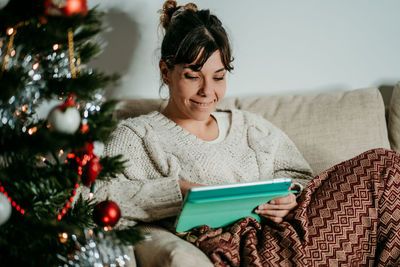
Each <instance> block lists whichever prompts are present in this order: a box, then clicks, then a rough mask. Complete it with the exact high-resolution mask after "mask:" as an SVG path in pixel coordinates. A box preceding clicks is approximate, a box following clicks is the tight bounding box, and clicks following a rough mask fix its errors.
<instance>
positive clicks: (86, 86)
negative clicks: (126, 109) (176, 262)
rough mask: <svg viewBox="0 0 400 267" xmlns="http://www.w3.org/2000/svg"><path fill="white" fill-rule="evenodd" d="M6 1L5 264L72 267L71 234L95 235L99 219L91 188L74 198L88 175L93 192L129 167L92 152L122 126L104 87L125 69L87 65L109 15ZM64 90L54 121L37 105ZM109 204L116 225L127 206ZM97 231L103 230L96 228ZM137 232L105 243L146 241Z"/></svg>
mask: <svg viewBox="0 0 400 267" xmlns="http://www.w3.org/2000/svg"><path fill="white" fill-rule="evenodd" d="M3 4H4V5H5V4H7V5H6V6H5V7H4V8H1V9H0V221H1V223H2V225H1V226H0V251H1V252H0V265H1V264H2V263H4V264H6V265H7V266H60V265H63V266H65V265H66V264H69V263H70V259H68V263H65V264H63V263H60V259H59V258H57V255H72V256H74V253H75V252H77V251H76V250H77V248H76V247H75V244H74V243H73V242H71V241H72V240H71V237H72V236H73V235H76V237H77V238H78V239H79V240H81V241H82V242H85V243H86V242H91V240H90V239H86V240H85V237H84V236H83V235H84V231H85V230H86V229H91V228H93V227H94V226H95V224H94V221H93V208H94V206H95V203H94V201H93V200H91V199H90V195H91V194H89V196H84V195H82V194H79V196H76V195H77V194H78V193H77V192H78V189H79V187H80V186H84V185H83V179H87V180H85V181H86V182H85V184H88V185H89V184H91V188H90V189H91V190H92V193H93V190H94V189H93V188H94V185H95V182H94V181H97V180H102V179H103V180H109V179H113V178H115V177H117V175H118V174H119V173H122V172H123V170H124V160H123V157H122V156H121V155H116V156H102V157H101V158H100V156H101V155H100V153H99V154H98V155H95V154H94V151H93V150H94V149H93V144H95V143H96V142H105V141H106V140H107V139H108V137H109V135H110V133H111V131H112V130H113V129H115V126H116V125H117V123H118V122H117V121H116V120H115V119H113V117H112V114H113V112H114V108H115V104H113V102H114V101H111V102H110V101H106V100H105V99H104V97H103V94H104V88H106V87H108V85H110V84H111V83H113V82H115V81H116V80H117V79H118V75H107V74H104V73H102V72H100V71H98V70H96V69H91V68H89V67H87V65H86V63H87V62H90V60H91V59H92V58H93V56H94V55H96V54H97V53H98V52H100V51H101V46H100V43H99V42H97V39H96V35H97V34H98V33H100V32H101V31H102V30H103V25H102V23H101V19H102V15H103V14H102V13H101V12H98V10H96V9H91V10H87V6H86V1H84V0H51V1H50V0H12V1H9V2H8V1H7V0H0V5H3ZM52 12H54V13H52ZM46 14H47V15H46ZM50 14H53V15H50ZM80 62H82V65H81V64H80ZM68 96H70V97H68ZM75 96H76V99H75ZM66 97H68V99H67V100H66V101H65V103H63V104H61V105H58V106H57V107H55V108H54V109H53V110H52V112H50V113H49V114H48V117H47V118H45V119H44V118H41V117H40V116H39V115H38V114H41V113H42V112H41V110H40V109H39V110H38V109H37V108H38V106H40V107H42V106H45V105H46V103H48V102H50V103H51V102H52V101H55V100H61V99H65V98H66ZM82 118H83V119H82ZM81 125H82V126H81ZM79 147H81V148H79ZM100 169H101V171H100V172H99V170H100ZM22 206H23V208H22ZM10 207H11V208H10ZM3 210H4V211H3ZM10 210H11V212H12V214H11V217H9V216H10V215H9V211H10ZM108 210H109V212H108V213H109V215H108V218H111V220H110V219H109V220H108V221H109V222H110V223H111V224H113V223H116V222H117V221H118V220H117V218H118V216H117V217H115V216H114V217H112V216H111V215H113V214H114V215H115V214H118V213H120V212H118V210H117V209H116V208H115V207H114V209H112V207H109V208H108ZM113 210H114V212H112V211H113ZM15 211H17V212H15ZM105 214H107V213H105ZM110 216H111V217H110ZM119 216H120V215H119ZM103 218H105V216H103ZM106 221H107V219H106ZM107 224H109V223H107ZM98 229H103V228H102V227H98V226H96V227H95V228H93V230H94V231H97V230H98ZM129 229H130V230H132V232H129V233H128V232H124V233H122V234H121V235H113V236H111V237H110V239H109V240H107V242H109V241H110V243H107V244H111V245H110V246H109V248H110V252H112V253H114V252H115V253H114V255H116V253H117V252H116V249H113V248H114V247H113V246H112V244H116V243H118V242H119V241H121V240H123V239H128V238H130V239H129V241H128V242H129V244H134V243H135V242H137V241H139V240H141V238H140V237H139V236H138V235H132V233H134V232H139V231H138V230H137V229H135V228H134V227H129ZM109 230H110V231H108V232H116V231H118V230H117V229H109ZM132 237H133V238H132ZM94 242H96V241H94ZM100 242H101V241H100ZM27 244H29V245H27ZM87 246H89V244H83V245H82V248H85V247H87ZM89 247H90V248H92V246H89ZM21 248H23V249H21ZM43 252H46V253H43ZM81 252H83V251H81ZM91 253H94V250H92V251H91ZM76 255H78V254H76ZM79 255H80V254H79ZM90 255H94V254H90ZM120 255H122V254H120ZM86 256H87V255H83V254H82V257H86ZM74 257H75V256H74ZM67 258H68V256H67ZM80 260H83V258H80ZM81 263H83V261H80V262H79V263H78V265H79V266H83V264H81ZM88 264H89V262H88ZM113 264H114V263H111V262H110V263H109V264H108V266H112V265H113ZM73 266H76V264H73ZM88 266H89V265H88ZM91 266H93V264H92V265H91Z"/></svg>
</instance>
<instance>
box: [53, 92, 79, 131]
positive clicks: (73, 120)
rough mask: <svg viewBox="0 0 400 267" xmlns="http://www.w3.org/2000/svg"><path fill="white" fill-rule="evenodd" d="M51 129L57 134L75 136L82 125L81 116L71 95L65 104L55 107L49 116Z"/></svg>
mask: <svg viewBox="0 0 400 267" xmlns="http://www.w3.org/2000/svg"><path fill="white" fill-rule="evenodd" d="M47 119H48V122H49V124H50V127H51V128H52V129H54V130H55V131H57V132H60V133H66V134H73V133H75V132H76V130H78V128H79V126H80V124H81V115H80V113H79V111H78V109H77V108H76V107H75V100H74V96H73V95H71V96H70V97H69V98H68V99H67V101H66V102H65V103H64V104H61V105H58V106H56V107H54V108H53V109H52V110H51V111H50V113H49V116H48V118H47Z"/></svg>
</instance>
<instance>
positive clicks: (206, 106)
mask: <svg viewBox="0 0 400 267" xmlns="http://www.w3.org/2000/svg"><path fill="white" fill-rule="evenodd" d="M190 102H192V103H194V104H195V105H196V106H198V107H202V108H208V107H209V106H211V105H212V104H213V103H214V101H210V102H197V101H195V100H193V99H190Z"/></svg>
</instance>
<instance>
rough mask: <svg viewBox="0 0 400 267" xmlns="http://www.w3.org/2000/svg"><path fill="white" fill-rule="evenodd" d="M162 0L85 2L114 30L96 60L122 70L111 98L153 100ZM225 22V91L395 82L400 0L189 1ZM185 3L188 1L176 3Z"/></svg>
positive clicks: (398, 77)
mask: <svg viewBox="0 0 400 267" xmlns="http://www.w3.org/2000/svg"><path fill="white" fill-rule="evenodd" d="M163 2H164V1H163V0H113V1H101V0H89V5H90V6H94V5H96V4H100V8H101V9H104V10H106V11H107V12H108V14H107V15H106V17H105V21H106V22H107V23H108V25H109V26H110V27H111V28H112V31H110V32H107V33H105V34H104V35H103V38H104V39H105V40H106V42H107V46H106V47H105V50H104V52H103V54H102V55H100V57H99V58H98V59H96V60H94V61H93V63H92V64H93V66H95V67H99V68H100V69H102V70H105V71H106V72H118V73H120V74H121V75H122V79H121V82H120V84H119V85H118V86H117V87H114V88H109V89H108V92H107V95H108V96H109V97H113V98H123V97H140V98H157V97H159V93H158V89H159V86H160V79H159V73H158V57H159V47H160V43H161V38H162V36H161V34H160V33H161V31H160V30H159V29H158V21H159V14H158V13H157V10H159V9H160V8H161V7H162V4H163ZM192 2H195V3H196V4H197V5H198V7H199V8H208V9H210V10H211V11H212V12H213V13H215V14H216V15H217V16H218V17H219V18H220V19H221V20H222V22H223V24H224V25H225V27H226V29H227V31H228V33H229V34H230V38H231V41H232V46H233V54H234V57H235V61H234V67H235V70H234V71H233V73H232V74H230V75H229V77H228V91H227V96H252V95H270V94H281V93H308V92H320V91H330V90H351V89H356V88H362V87H370V86H377V87H379V86H393V85H394V84H395V83H396V82H398V81H400V25H399V18H400V15H399V14H400V1H398V0H375V1H374V0H370V1H366V0H325V1H321V0H299V1H288V0H275V1H273V0H252V1H251V0H249V1H234V0H193V1H192ZM178 3H182V4H185V3H187V2H186V1H185V2H179V1H178Z"/></svg>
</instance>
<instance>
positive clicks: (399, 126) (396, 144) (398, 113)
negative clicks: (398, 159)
mask: <svg viewBox="0 0 400 267" xmlns="http://www.w3.org/2000/svg"><path fill="white" fill-rule="evenodd" d="M388 124H389V140H390V144H391V145H392V149H393V150H396V151H398V152H400V82H399V83H398V84H397V85H396V86H395V87H394V89H393V94H392V98H391V101H390V106H389V123H388Z"/></svg>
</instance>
